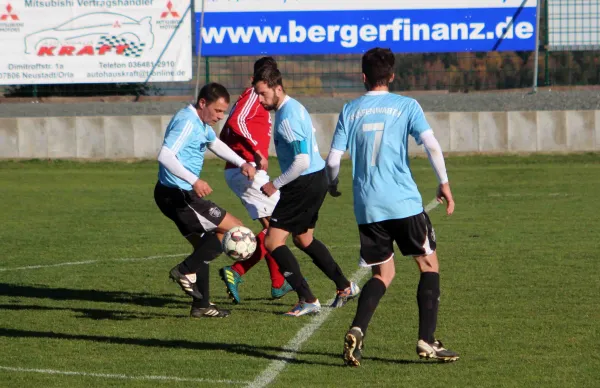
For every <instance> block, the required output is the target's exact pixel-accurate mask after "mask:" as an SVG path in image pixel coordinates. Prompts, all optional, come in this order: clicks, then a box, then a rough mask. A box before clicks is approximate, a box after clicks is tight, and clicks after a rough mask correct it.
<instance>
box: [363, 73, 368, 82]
mask: <svg viewBox="0 0 600 388" xmlns="http://www.w3.org/2000/svg"><path fill="white" fill-rule="evenodd" d="M362 79H363V84H366V83H367V76H366V75H365V73H362Z"/></svg>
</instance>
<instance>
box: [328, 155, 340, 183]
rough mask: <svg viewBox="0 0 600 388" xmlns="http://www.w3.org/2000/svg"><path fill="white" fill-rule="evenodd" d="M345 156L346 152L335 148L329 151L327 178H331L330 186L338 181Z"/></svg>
mask: <svg viewBox="0 0 600 388" xmlns="http://www.w3.org/2000/svg"><path fill="white" fill-rule="evenodd" d="M343 155H344V151H340V150H336V149H335V148H332V149H331V151H329V155H328V156H327V176H328V178H329V184H331V183H333V182H336V181H337V177H338V175H339V173H340V164H341V162H342V156H343Z"/></svg>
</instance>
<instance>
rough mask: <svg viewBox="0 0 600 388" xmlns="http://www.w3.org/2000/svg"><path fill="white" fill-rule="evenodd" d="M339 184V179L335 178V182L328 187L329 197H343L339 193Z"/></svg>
mask: <svg viewBox="0 0 600 388" xmlns="http://www.w3.org/2000/svg"><path fill="white" fill-rule="evenodd" d="M338 183H339V180H338V178H335V180H334V181H333V182H330V183H329V186H328V187H327V191H329V195H331V196H332V197H339V196H340V195H342V193H341V192H340V191H338Z"/></svg>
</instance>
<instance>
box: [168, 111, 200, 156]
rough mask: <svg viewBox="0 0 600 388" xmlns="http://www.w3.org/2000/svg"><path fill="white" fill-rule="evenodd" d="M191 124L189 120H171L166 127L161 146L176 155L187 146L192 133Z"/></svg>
mask: <svg viewBox="0 0 600 388" xmlns="http://www.w3.org/2000/svg"><path fill="white" fill-rule="evenodd" d="M192 128H193V124H192V122H191V121H189V120H181V119H175V118H173V119H172V120H171V122H170V123H169V125H168V126H167V131H166V132H165V140H164V141H163V145H164V146H166V147H167V148H168V149H170V150H171V151H173V153H174V154H177V153H178V152H179V150H180V149H181V148H182V147H183V146H185V145H186V144H187V142H188V141H189V138H190V134H191V133H192Z"/></svg>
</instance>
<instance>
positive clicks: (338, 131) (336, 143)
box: [331, 107, 348, 151]
mask: <svg viewBox="0 0 600 388" xmlns="http://www.w3.org/2000/svg"><path fill="white" fill-rule="evenodd" d="M345 110H346V107H344V109H342V112H341V113H340V117H339V118H338V122H337V126H336V127H335V132H334V133H333V140H332V141H331V148H333V149H336V150H339V151H346V150H347V149H348V134H347V133H346V125H345V124H344V111H345Z"/></svg>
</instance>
